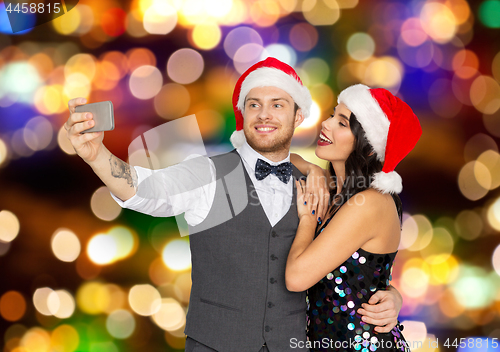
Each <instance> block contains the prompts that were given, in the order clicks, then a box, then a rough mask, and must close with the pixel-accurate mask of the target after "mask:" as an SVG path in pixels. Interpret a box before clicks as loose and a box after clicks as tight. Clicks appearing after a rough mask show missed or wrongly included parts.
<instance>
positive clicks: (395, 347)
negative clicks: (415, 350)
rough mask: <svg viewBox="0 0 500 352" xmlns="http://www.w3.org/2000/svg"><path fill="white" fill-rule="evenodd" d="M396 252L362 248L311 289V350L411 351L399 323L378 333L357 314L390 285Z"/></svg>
mask: <svg viewBox="0 0 500 352" xmlns="http://www.w3.org/2000/svg"><path fill="white" fill-rule="evenodd" d="M332 217H333V216H332ZM330 219H331V218H330ZM330 219H328V221H326V222H325V223H324V225H323V226H322V227H321V228H320V229H319V231H318V232H317V233H316V236H318V235H319V234H320V233H321V231H323V229H324V228H325V227H326V225H327V224H328V222H329V221H330ZM396 254H397V251H396V252H394V253H386V254H376V253H370V252H367V251H365V250H363V249H361V248H360V249H358V250H357V251H356V252H354V253H353V254H352V256H351V257H349V258H348V259H347V260H346V261H345V262H344V263H342V264H341V265H340V266H339V267H337V268H336V269H335V270H333V271H332V272H330V273H328V274H327V275H326V276H325V277H324V278H323V279H321V281H320V282H318V283H317V284H316V285H314V286H313V287H311V288H309V290H308V292H307V318H306V319H307V337H308V340H309V345H310V347H311V348H310V350H311V352H313V351H349V352H350V351H359V352H375V351H377V352H388V351H394V352H396V351H403V352H409V351H410V349H409V348H408V346H407V344H406V341H405V339H404V337H403V335H402V334H401V331H400V330H399V327H398V326H396V327H395V328H394V329H392V330H391V331H390V332H389V333H375V332H374V326H373V325H370V324H367V323H365V322H363V321H362V320H361V315H359V314H358V313H356V311H357V310H358V309H359V308H361V304H362V303H368V300H369V299H370V297H371V296H372V295H373V294H374V293H375V292H376V291H377V290H383V289H386V288H387V286H389V282H390V281H391V279H392V276H391V273H392V264H393V262H394V258H395V257H396Z"/></svg>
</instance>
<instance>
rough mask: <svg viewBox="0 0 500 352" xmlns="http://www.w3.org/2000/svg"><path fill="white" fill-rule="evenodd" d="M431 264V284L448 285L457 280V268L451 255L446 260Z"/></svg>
mask: <svg viewBox="0 0 500 352" xmlns="http://www.w3.org/2000/svg"><path fill="white" fill-rule="evenodd" d="M431 264H432V265H431V281H430V283H431V284H433V285H440V284H450V283H452V282H453V281H455V280H456V279H457V277H458V273H459V266H458V261H457V260H456V259H455V257H454V256H453V255H451V256H448V257H447V259H446V260H438V261H437V263H431Z"/></svg>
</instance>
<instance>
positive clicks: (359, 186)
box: [328, 113, 403, 223]
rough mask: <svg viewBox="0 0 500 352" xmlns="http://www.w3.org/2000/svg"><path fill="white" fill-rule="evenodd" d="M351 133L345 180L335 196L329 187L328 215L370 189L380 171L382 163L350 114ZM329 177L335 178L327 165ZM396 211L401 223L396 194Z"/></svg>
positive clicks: (330, 166) (400, 204)
mask: <svg viewBox="0 0 500 352" xmlns="http://www.w3.org/2000/svg"><path fill="white" fill-rule="evenodd" d="M349 125H350V127H351V132H352V134H353V135H354V138H355V141H354V150H353V151H352V153H351V154H350V155H349V157H348V158H347V160H346V162H345V180H344V183H343V184H342V190H341V191H340V193H339V194H337V187H336V186H334V187H330V204H331V205H330V209H329V212H328V213H329V214H333V213H334V212H335V211H336V210H337V209H338V208H339V207H340V206H341V205H342V204H344V203H346V202H347V201H348V200H349V199H350V198H351V197H353V196H354V195H355V194H357V193H359V192H361V191H364V190H365V189H368V188H369V187H370V184H371V182H372V180H373V175H374V174H375V173H377V172H380V171H382V163H381V162H380V161H378V160H377V153H376V152H375V151H374V150H373V147H372V146H371V144H370V143H369V142H368V140H367V139H366V135H365V130H364V129H363V127H362V126H361V124H360V123H359V121H358V119H357V118H356V116H355V115H354V114H353V113H351V116H350V118H349ZM328 170H329V171H330V175H331V176H332V177H334V179H335V180H336V182H337V178H336V177H335V176H336V175H335V170H334V169H333V166H332V163H331V162H329V163H328ZM392 197H393V198H394V201H395V203H396V208H397V210H398V216H399V221H400V223H401V222H402V213H403V205H402V203H401V199H400V198H399V196H398V195H397V194H396V193H393V194H392Z"/></svg>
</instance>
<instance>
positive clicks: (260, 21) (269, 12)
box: [250, 0, 280, 27]
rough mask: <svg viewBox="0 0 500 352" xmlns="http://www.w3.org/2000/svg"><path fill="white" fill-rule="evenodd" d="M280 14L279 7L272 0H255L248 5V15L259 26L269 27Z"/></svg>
mask: <svg viewBox="0 0 500 352" xmlns="http://www.w3.org/2000/svg"><path fill="white" fill-rule="evenodd" d="M279 16H280V7H279V5H278V4H277V3H276V1H274V0H257V1H255V2H254V3H253V4H252V5H251V7H250V17H251V19H252V21H253V22H254V23H255V24H256V25H257V26H259V27H269V26H272V25H273V24H275V23H276V21H277V20H278V19H279Z"/></svg>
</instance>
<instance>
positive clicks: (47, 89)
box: [34, 84, 67, 115]
mask: <svg viewBox="0 0 500 352" xmlns="http://www.w3.org/2000/svg"><path fill="white" fill-rule="evenodd" d="M63 89H64V86H62V85H60V84H54V85H50V86H42V87H40V88H38V89H37V91H36V92H35V99H34V101H35V106H36V108H37V109H38V111H40V112H41V113H42V114H45V115H51V114H55V113H60V112H62V111H63V110H65V109H67V106H64V103H63V101H62V99H63Z"/></svg>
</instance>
